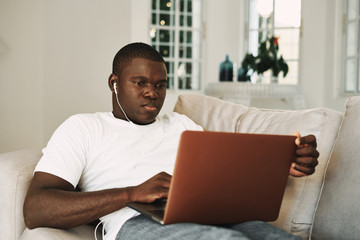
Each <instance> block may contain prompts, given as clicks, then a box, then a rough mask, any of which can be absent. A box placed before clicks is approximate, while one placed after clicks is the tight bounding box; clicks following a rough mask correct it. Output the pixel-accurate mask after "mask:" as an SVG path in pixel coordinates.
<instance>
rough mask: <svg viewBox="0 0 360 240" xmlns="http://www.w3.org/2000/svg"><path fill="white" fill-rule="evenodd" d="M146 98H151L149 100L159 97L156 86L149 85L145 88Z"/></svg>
mask: <svg viewBox="0 0 360 240" xmlns="http://www.w3.org/2000/svg"><path fill="white" fill-rule="evenodd" d="M144 96H145V97H149V98H157V97H158V96H159V95H158V92H157V89H156V88H155V86H153V85H151V84H149V85H148V86H147V87H146V88H145V91H144Z"/></svg>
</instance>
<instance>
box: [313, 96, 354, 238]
mask: <svg viewBox="0 0 360 240" xmlns="http://www.w3.org/2000/svg"><path fill="white" fill-rule="evenodd" d="M359 139H360V97H351V98H349V99H348V100H347V102H346V109H345V114H344V119H343V122H342V124H341V128H340V131H339V135H338V137H337V139H336V143H335V147H334V151H333V153H332V155H331V159H330V163H329V167H328V169H327V173H326V178H325V183H324V188H323V192H322V195H321V199H320V201H319V206H318V209H317V211H316V215H315V220H314V225H313V230H312V235H311V236H312V237H311V238H312V239H359V238H360V204H359V199H360V148H359V147H360V144H359Z"/></svg>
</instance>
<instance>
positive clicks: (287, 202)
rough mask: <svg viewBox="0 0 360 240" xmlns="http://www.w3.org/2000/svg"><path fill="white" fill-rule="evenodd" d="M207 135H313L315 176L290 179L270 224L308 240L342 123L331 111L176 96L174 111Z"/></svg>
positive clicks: (194, 96) (201, 96)
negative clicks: (266, 107) (202, 129)
mask: <svg viewBox="0 0 360 240" xmlns="http://www.w3.org/2000/svg"><path fill="white" fill-rule="evenodd" d="M174 110H175V111H177V112H179V113H183V114H185V115H187V116H188V117H190V118H191V119H193V120H194V121H195V122H196V123H198V124H200V125H202V126H203V127H204V128H205V129H207V130H210V131H225V132H244V133H265V134H292V133H293V132H294V131H299V132H300V133H301V134H302V135H307V134H314V135H315V136H316V137H317V143H318V151H319V152H320V157H319V165H318V166H317V168H316V173H315V174H313V175H311V176H309V177H304V178H293V177H290V178H289V181H288V184H287V188H286V191H285V196H284V199H283V203H282V206H281V210H280V216H279V218H278V220H277V221H275V222H274V223H273V224H274V225H276V226H278V227H280V228H282V229H284V230H286V231H288V232H291V233H293V234H297V235H301V236H302V237H304V238H307V237H308V236H309V232H310V228H311V225H312V222H313V216H314V211H315V207H316V205H317V202H318V199H319V196H320V190H321V186H322V183H323V179H324V174H325V168H326V166H327V163H328V159H329V156H330V153H331V150H332V147H333V143H334V141H335V138H336V135H337V132H338V128H339V125H340V122H341V119H342V114H341V113H340V112H337V111H334V110H331V109H309V110H297V111H290V110H288V111H284V110H270V109H267V110H266V109H258V108H248V107H245V106H243V105H240V104H239V105H237V104H232V103H228V102H224V101H222V100H219V99H215V98H212V97H208V96H203V95H190V94H189V95H183V96H179V99H178V102H177V104H176V106H175V108H174Z"/></svg>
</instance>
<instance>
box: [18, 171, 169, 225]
mask: <svg viewBox="0 0 360 240" xmlns="http://www.w3.org/2000/svg"><path fill="white" fill-rule="evenodd" d="M170 180H171V176H170V175H169V174H167V173H165V172H162V173H159V174H157V175H155V176H154V177H152V178H150V179H149V180H147V181H146V182H144V183H142V184H140V185H138V186H134V187H128V188H114V189H108V190H101V191H94V192H77V191H75V190H74V188H73V186H72V185H71V184H70V183H69V182H67V181H65V180H64V179H62V178H59V177H57V176H55V175H52V174H48V173H44V172H36V173H35V174H34V177H33V180H32V182H31V184H30V187H29V190H28V193H27V196H26V199H25V203H24V219H25V224H26V226H27V227H28V228H30V229H32V228H36V227H55V228H71V227H75V226H79V225H82V224H86V223H90V222H92V221H94V220H97V219H99V218H100V217H102V216H104V215H107V214H109V213H112V212H114V211H117V210H119V209H121V208H123V207H125V204H126V202H133V201H135V202H153V201H154V200H156V199H159V198H163V197H167V194H168V190H169V186H170Z"/></svg>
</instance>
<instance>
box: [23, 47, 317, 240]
mask: <svg viewBox="0 0 360 240" xmlns="http://www.w3.org/2000/svg"><path fill="white" fill-rule="evenodd" d="M108 83H109V87H110V89H111V91H112V102H113V112H112V113H95V114H78V115H74V116H72V117H70V118H69V119H67V120H66V121H65V122H64V123H63V124H62V125H61V126H60V127H59V128H58V129H57V130H56V131H55V133H54V135H53V136H52V138H51V139H50V141H49V143H48V145H47V147H46V148H45V149H44V150H43V157H42V158H41V160H40V162H39V163H38V165H37V167H36V169H35V173H34V177H33V180H32V182H31V185H30V187H29V190H28V194H27V196H26V200H25V203H24V218H25V223H26V226H27V227H28V228H30V229H32V228H36V227H55V228H70V227H75V226H78V225H82V224H86V223H90V222H92V221H94V220H97V219H99V218H100V219H101V221H102V223H103V224H104V228H105V230H106V235H105V238H106V239H115V238H116V239H161V238H163V237H164V239H197V238H204V239H219V238H220V237H221V238H224V239H248V238H246V236H245V235H252V234H255V235H256V234H258V233H259V232H260V231H259V229H260V228H261V229H264V228H265V229H266V230H265V231H266V233H265V234H266V236H273V238H274V239H276V238H279V236H281V238H283V237H289V238H291V237H292V236H289V235H288V234H287V233H285V232H283V231H281V230H279V229H276V228H274V227H272V226H270V225H268V224H266V223H262V222H249V223H245V224H235V225H231V226H226V227H225V226H223V227H217V226H205V225H198V224H191V223H184V224H172V225H167V226H161V225H159V224H156V223H153V222H152V221H151V220H149V219H146V218H144V217H143V216H142V215H139V216H137V215H138V214H137V213H136V212H135V211H133V210H131V209H129V208H127V207H125V203H126V202H130V201H137V202H153V201H155V200H156V199H160V198H166V197H167V194H168V190H169V185H170V180H171V175H169V173H172V171H173V167H174V161H175V156H176V150H177V146H178V142H179V138H180V134H181V132H183V131H184V130H203V129H202V128H201V127H200V126H198V125H196V124H195V123H194V122H193V121H191V120H190V119H189V118H187V117H186V116H184V115H180V114H177V113H172V114H168V115H165V116H162V117H158V113H159V111H160V109H161V107H162V105H163V102H164V99H165V95H166V84H167V71H166V67H165V62H164V60H163V58H162V57H161V56H160V54H159V53H158V52H157V51H156V50H154V49H153V48H152V47H151V46H148V45H146V44H143V43H133V44H129V45H127V46H125V47H123V48H122V49H120V51H119V52H118V53H117V54H116V56H115V58H114V61H113V73H112V74H111V75H110V76H109V80H108ZM300 141H301V147H299V148H298V150H297V158H296V162H295V163H294V164H293V166H292V169H291V171H290V174H291V175H293V176H305V175H309V174H312V173H313V172H314V171H315V166H316V165H317V157H318V152H317V151H316V139H315V137H314V136H306V137H302V138H301V139H300ZM299 145H300V143H299ZM77 186H78V187H79V188H80V189H81V190H82V191H80V192H79V191H75V188H76V187H77ZM248 229H250V230H248ZM251 229H256V230H255V231H254V230H251ZM116 236H117V237H116ZM263 236H264V235H262V236H260V238H262V237H263Z"/></svg>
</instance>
